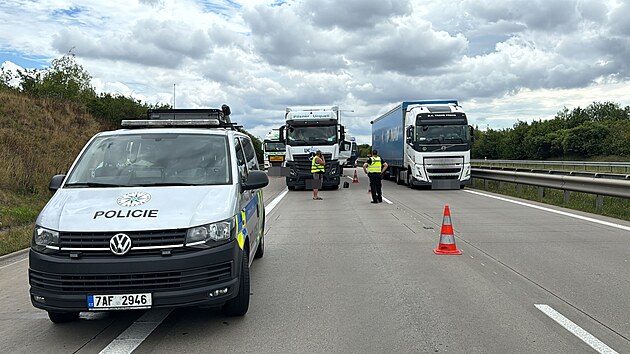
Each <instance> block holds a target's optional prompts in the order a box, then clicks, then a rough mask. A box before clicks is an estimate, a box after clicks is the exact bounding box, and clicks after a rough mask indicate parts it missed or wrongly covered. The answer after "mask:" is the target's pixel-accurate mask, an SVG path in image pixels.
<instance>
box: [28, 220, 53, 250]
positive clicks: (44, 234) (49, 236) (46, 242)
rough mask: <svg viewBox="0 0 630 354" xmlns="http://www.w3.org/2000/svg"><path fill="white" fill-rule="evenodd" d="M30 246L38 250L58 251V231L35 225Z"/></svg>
mask: <svg viewBox="0 0 630 354" xmlns="http://www.w3.org/2000/svg"><path fill="white" fill-rule="evenodd" d="M31 247H32V248H33V249H34V250H35V251H38V252H46V251H48V250H50V251H59V231H54V230H49V229H46V228H43V227H41V226H37V225H36V226H35V229H34V230H33V239H32V241H31Z"/></svg>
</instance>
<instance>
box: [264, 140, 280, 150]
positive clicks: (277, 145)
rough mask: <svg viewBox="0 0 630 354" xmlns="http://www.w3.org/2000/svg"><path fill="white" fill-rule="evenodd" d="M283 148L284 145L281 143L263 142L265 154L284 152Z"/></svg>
mask: <svg viewBox="0 0 630 354" xmlns="http://www.w3.org/2000/svg"><path fill="white" fill-rule="evenodd" d="M284 150H285V148H284V143H281V142H270V141H267V142H265V151H266V152H278V151H281V152H284Z"/></svg>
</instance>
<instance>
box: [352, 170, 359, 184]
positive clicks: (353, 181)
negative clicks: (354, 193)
mask: <svg viewBox="0 0 630 354" xmlns="http://www.w3.org/2000/svg"><path fill="white" fill-rule="evenodd" d="M352 183H359V176H357V170H354V178H353V179H352Z"/></svg>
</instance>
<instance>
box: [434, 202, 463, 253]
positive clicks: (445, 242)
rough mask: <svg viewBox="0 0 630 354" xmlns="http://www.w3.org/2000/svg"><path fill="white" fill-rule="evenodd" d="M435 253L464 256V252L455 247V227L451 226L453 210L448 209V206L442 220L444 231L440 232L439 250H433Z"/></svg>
mask: <svg viewBox="0 0 630 354" xmlns="http://www.w3.org/2000/svg"><path fill="white" fill-rule="evenodd" d="M433 253H435V254H451V255H460V254H462V251H460V250H458V249H457V246H456V245H455V235H454V234H453V225H452V224H451V210H450V209H449V208H448V205H446V206H445V207H444V218H443V219H442V229H441V230H440V244H439V245H438V248H435V249H433Z"/></svg>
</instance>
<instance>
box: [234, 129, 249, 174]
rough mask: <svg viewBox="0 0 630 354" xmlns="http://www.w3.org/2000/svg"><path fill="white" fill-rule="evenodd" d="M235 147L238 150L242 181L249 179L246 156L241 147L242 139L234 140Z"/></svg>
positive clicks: (237, 156)
mask: <svg viewBox="0 0 630 354" xmlns="http://www.w3.org/2000/svg"><path fill="white" fill-rule="evenodd" d="M234 147H235V149H236V163H237V166H238V174H239V175H240V178H241V181H244V180H246V179H247V160H246V159H245V154H244V153H243V147H242V146H241V142H240V139H234Z"/></svg>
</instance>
